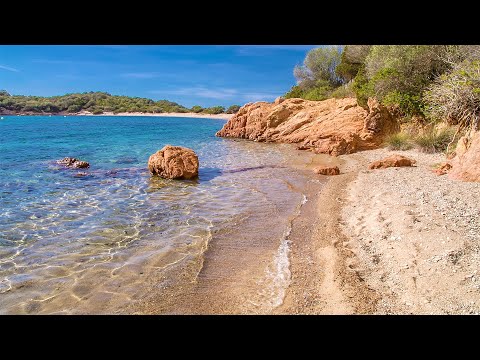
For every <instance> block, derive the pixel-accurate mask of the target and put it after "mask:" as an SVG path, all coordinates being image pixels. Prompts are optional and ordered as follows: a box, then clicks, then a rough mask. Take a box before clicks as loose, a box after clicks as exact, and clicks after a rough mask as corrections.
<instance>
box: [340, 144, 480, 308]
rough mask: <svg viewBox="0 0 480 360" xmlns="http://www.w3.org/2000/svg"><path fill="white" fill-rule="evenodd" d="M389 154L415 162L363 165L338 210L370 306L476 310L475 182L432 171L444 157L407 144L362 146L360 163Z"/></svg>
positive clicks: (478, 237)
mask: <svg viewBox="0 0 480 360" xmlns="http://www.w3.org/2000/svg"><path fill="white" fill-rule="evenodd" d="M393 153H399V154H403V155H406V156H408V157H411V158H413V159H415V160H417V166H416V167H411V168H389V169H384V170H366V167H364V166H362V168H363V169H362V170H360V172H359V174H358V177H357V178H356V180H354V181H353V182H352V183H350V184H349V186H348V188H347V193H346V199H347V203H346V206H345V207H344V208H343V210H342V223H343V225H342V229H343V231H344V233H345V234H346V235H347V236H348V237H349V239H350V240H349V242H348V243H347V244H345V248H347V249H350V250H351V251H353V253H354V254H355V255H356V258H355V263H354V267H355V269H356V270H357V271H358V272H359V274H360V276H361V277H362V278H363V279H364V281H365V283H366V285H367V286H368V287H369V288H371V289H373V290H374V291H375V292H376V293H377V294H378V295H379V296H380V300H379V301H378V302H377V306H376V309H375V311H374V313H378V314H478V313H480V273H479V264H480V247H479V245H480V205H479V204H480V191H479V190H480V184H479V183H466V182H460V181H455V180H451V179H449V178H448V177H447V176H437V175H435V174H434V173H432V172H431V171H430V170H431V168H432V165H434V164H436V163H440V162H441V161H442V160H444V157H443V156H442V155H428V154H422V153H419V152H416V151H412V150H411V151H405V152H392V151H387V150H383V149H380V150H374V151H367V152H364V153H362V154H361V155H360V156H362V157H363V159H360V160H359V165H360V164H363V162H364V161H365V160H367V161H368V162H370V161H373V160H377V159H381V158H383V157H384V156H386V155H390V154H393Z"/></svg>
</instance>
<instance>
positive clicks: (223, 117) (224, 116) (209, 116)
mask: <svg viewBox="0 0 480 360" xmlns="http://www.w3.org/2000/svg"><path fill="white" fill-rule="evenodd" d="M75 115H77V116H160V117H190V118H205V119H217V120H229V119H230V118H231V117H232V116H233V115H234V114H215V115H213V114H198V113H193V112H189V113H142V112H123V113H117V114H114V113H113V112H104V113H103V114H98V115H94V114H92V113H90V112H88V111H84V112H79V113H77V114H75Z"/></svg>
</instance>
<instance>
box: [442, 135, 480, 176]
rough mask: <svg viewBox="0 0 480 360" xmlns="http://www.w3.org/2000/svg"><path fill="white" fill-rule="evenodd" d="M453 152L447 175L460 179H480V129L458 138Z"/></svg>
mask: <svg viewBox="0 0 480 360" xmlns="http://www.w3.org/2000/svg"><path fill="white" fill-rule="evenodd" d="M455 152H456V156H455V157H454V158H453V159H452V160H451V162H450V164H451V165H452V168H451V170H450V172H449V173H448V176H449V177H450V178H452V179H457V180H462V181H480V131H476V132H474V133H473V134H471V135H470V137H462V138H460V140H459V141H458V144H457V148H456V150H455Z"/></svg>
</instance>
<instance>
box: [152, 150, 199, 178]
mask: <svg viewBox="0 0 480 360" xmlns="http://www.w3.org/2000/svg"><path fill="white" fill-rule="evenodd" d="M148 170H150V173H152V174H153V175H159V176H161V177H163V178H166V179H194V178H196V177H198V157H197V155H196V154H195V152H194V151H193V150H192V149H188V148H186V147H181V146H171V145H166V146H165V147H163V149H161V150H159V151H157V152H156V153H155V154H153V155H151V156H150V158H149V159H148Z"/></svg>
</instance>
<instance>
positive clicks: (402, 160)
mask: <svg viewBox="0 0 480 360" xmlns="http://www.w3.org/2000/svg"><path fill="white" fill-rule="evenodd" d="M415 163H416V161H415V160H412V159H409V158H407V157H405V156H402V155H390V156H388V157H386V158H385V159H382V160H377V161H374V162H372V163H371V164H370V165H369V166H368V168H369V169H385V168H389V167H402V166H413V165H414V164H415Z"/></svg>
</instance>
